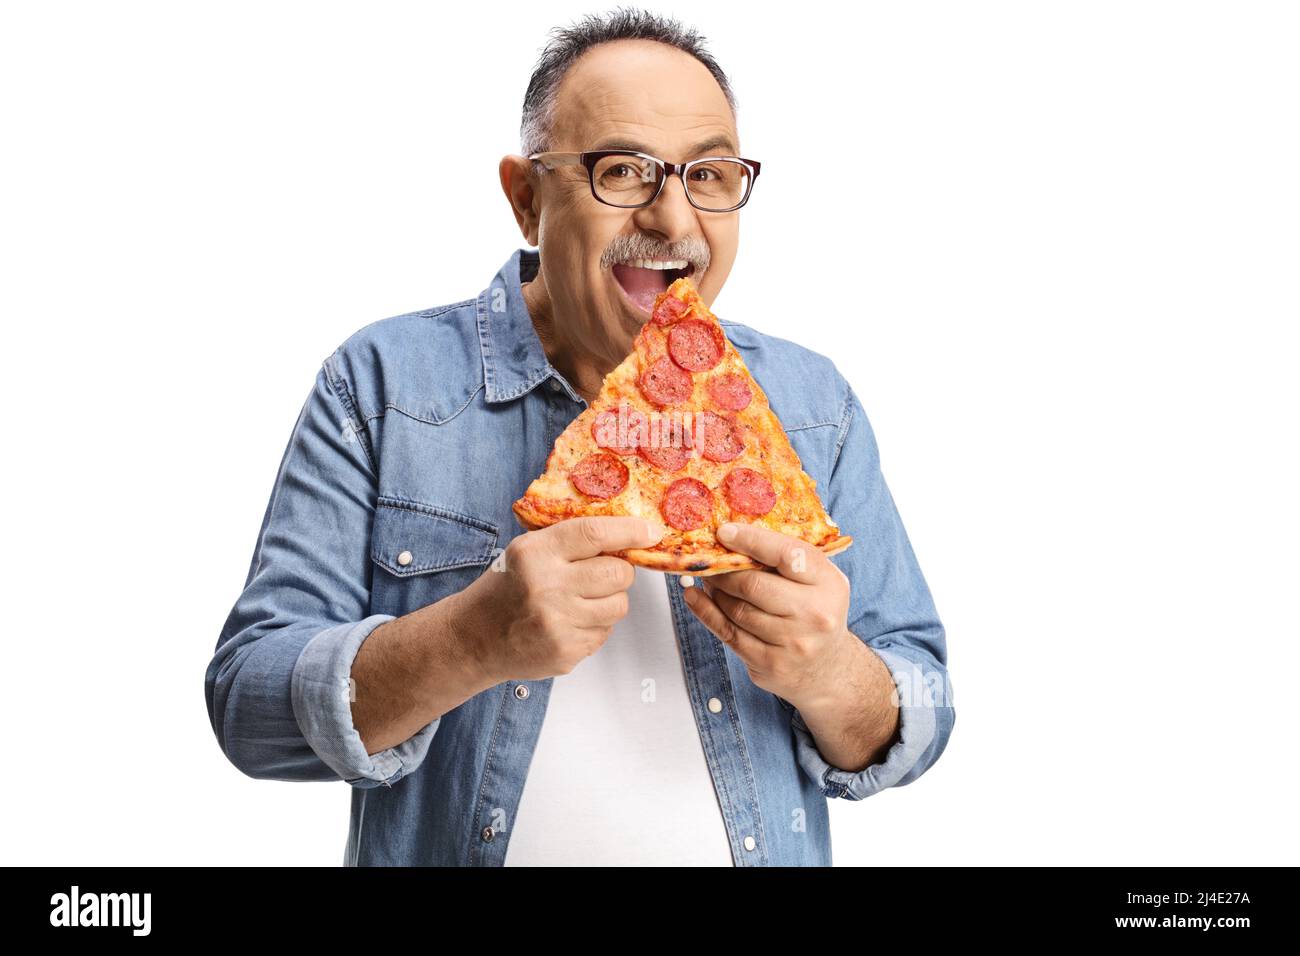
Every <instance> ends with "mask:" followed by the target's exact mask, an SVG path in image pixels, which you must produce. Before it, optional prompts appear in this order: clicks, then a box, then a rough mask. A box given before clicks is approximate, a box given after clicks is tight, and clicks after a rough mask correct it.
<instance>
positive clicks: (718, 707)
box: [709, 697, 722, 714]
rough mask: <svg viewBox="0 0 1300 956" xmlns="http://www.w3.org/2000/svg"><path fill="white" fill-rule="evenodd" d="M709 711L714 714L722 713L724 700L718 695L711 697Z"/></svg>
mask: <svg viewBox="0 0 1300 956" xmlns="http://www.w3.org/2000/svg"><path fill="white" fill-rule="evenodd" d="M709 712H710V713H713V714H720V713H722V701H720V700H718V698H716V697H710V698H709Z"/></svg>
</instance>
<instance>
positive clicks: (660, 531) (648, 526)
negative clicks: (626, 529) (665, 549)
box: [645, 521, 668, 541]
mask: <svg viewBox="0 0 1300 956" xmlns="http://www.w3.org/2000/svg"><path fill="white" fill-rule="evenodd" d="M645 533H646V535H647V536H648V537H649V538H650V540H651V541H662V540H663V539H664V535H665V534H667V533H668V529H667V528H665V527H664V526H663V525H661V524H658V523H656V522H654V521H647V522H646V523H645Z"/></svg>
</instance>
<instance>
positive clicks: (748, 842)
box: [745, 837, 758, 850]
mask: <svg viewBox="0 0 1300 956" xmlns="http://www.w3.org/2000/svg"><path fill="white" fill-rule="evenodd" d="M756 846H758V844H757V843H755V842H754V838H753V837H745V849H746V850H752V849H754V847H756Z"/></svg>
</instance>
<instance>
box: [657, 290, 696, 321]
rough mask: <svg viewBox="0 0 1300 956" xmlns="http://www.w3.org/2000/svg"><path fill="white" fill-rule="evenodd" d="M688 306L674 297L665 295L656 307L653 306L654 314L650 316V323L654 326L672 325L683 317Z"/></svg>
mask: <svg viewBox="0 0 1300 956" xmlns="http://www.w3.org/2000/svg"><path fill="white" fill-rule="evenodd" d="M689 308H690V306H689V305H687V304H686V303H685V302H683V301H682V300H681V299H679V298H677V296H675V295H666V296H664V297H663V300H662V301H660V303H659V304H658V305H656V306H655V310H654V312H653V313H652V314H651V316H650V321H651V322H653V323H654V324H655V325H672V324H673V323H674V322H676V321H677V320H678V319H680V318H681V317H682V316H683V315H685V314H686V310H687V309H689Z"/></svg>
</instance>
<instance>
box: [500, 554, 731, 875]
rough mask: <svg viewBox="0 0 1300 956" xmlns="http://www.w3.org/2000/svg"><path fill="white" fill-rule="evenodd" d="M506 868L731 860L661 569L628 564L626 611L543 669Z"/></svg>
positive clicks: (726, 863) (707, 863) (726, 862)
mask: <svg viewBox="0 0 1300 956" xmlns="http://www.w3.org/2000/svg"><path fill="white" fill-rule="evenodd" d="M507 827H508V830H509V832H508V833H507V848H506V858H505V865H506V866H622V865H636V866H656V865H663V866H732V865H733V861H732V859H731V847H730V844H729V843H728V841H727V831H726V827H725V826H724V824H723V820H722V809H721V807H720V806H719V804H718V795H717V792H716V791H715V790H714V787H713V778H712V777H711V776H710V774H709V768H708V764H707V763H706V762H705V759H704V748H703V746H702V745H701V744H700V735H699V730H698V728H697V727H696V725H695V716H694V714H692V712H691V706H690V699H689V698H688V696H687V692H686V678H685V671H684V668H683V665H682V659H681V652H680V651H679V650H678V647H677V638H676V635H675V634H674V632H673V622H672V611H671V606H670V605H669V602H668V590H667V586H666V584H665V582H664V577H663V575H662V574H660V573H658V572H655V571H648V570H646V569H644V568H637V569H636V580H635V582H634V583H633V585H632V587H631V588H630V589H629V591H628V613H627V616H626V617H624V618H623V620H621V621H620V622H619V623H618V624H616V625H615V627H614V630H613V632H612V633H611V634H610V636H609V639H608V640H607V641H606V642H605V643H604V644H603V645H602V646H601V648H600V650H598V651H597V652H596V653H595V654H592V655H591V656H590V657H588V658H586V659H585V660H583V661H581V662H580V663H579V664H578V665H577V666H576V667H575V668H574V669H573V670H572V671H571V672H569V673H568V674H561V675H560V676H558V677H556V678H555V679H554V682H553V684H552V688H551V697H550V701H549V703H548V705H547V709H546V718H545V720H544V721H543V722H542V730H541V734H540V736H539V739H538V741H537V749H536V751H535V752H534V754H533V760H532V763H531V765H530V766H529V768H528V779H527V781H526V782H525V784H524V790H523V794H522V795H521V797H520V803H519V810H518V811H517V813H516V815H515V820H514V821H513V824H510V823H509V822H507Z"/></svg>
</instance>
